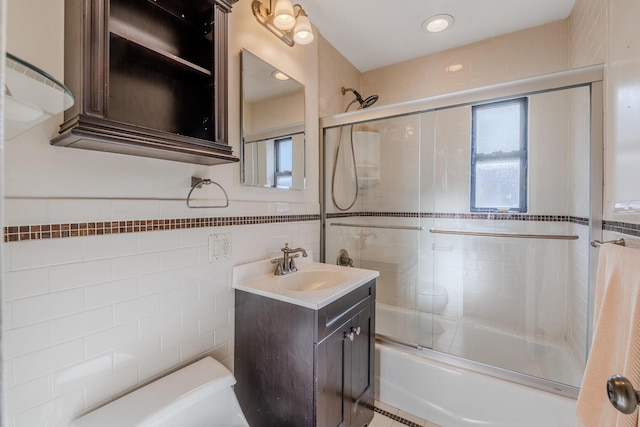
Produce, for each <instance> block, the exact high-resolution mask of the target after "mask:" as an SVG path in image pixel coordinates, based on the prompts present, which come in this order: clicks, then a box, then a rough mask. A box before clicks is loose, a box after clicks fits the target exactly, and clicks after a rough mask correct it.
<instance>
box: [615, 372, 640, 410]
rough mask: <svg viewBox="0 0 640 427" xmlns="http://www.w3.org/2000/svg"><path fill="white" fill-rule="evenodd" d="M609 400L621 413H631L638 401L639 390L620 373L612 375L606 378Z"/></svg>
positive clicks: (639, 398) (639, 399) (639, 397)
mask: <svg viewBox="0 0 640 427" xmlns="http://www.w3.org/2000/svg"><path fill="white" fill-rule="evenodd" d="M607 395H608V396H609V402H611V404H612V405H613V407H614V408H616V409H617V410H618V411H620V412H622V413H623V414H633V412H635V410H636V408H637V407H638V401H640V392H638V390H636V389H635V388H634V387H633V384H631V381H629V380H628V379H626V378H625V377H623V376H622V375H614V376H612V377H609V379H608V380H607Z"/></svg>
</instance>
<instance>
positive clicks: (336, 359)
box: [234, 273, 375, 427]
mask: <svg viewBox="0 0 640 427" xmlns="http://www.w3.org/2000/svg"><path fill="white" fill-rule="evenodd" d="M294 274H295V273H294ZM374 363H375V280H372V281H370V282H368V283H366V284H364V285H362V286H360V287H359V288H357V289H355V290H353V291H351V292H350V293H348V294H346V295H345V296H343V297H341V298H340V299H338V300H336V301H334V302H332V303H330V304H329V305H327V306H325V307H323V308H320V309H318V310H313V309H310V308H306V307H301V306H299V305H295V304H292V303H288V302H283V301H279V300H275V299H272V298H268V297H264V296H261V295H257V294H254V293H249V292H245V291H240V290H237V289H236V309H235V363H234V374H235V376H236V379H237V381H238V382H237V384H236V386H235V392H236V395H237V397H238V400H239V401H240V405H241V406H242V409H243V411H244V413H245V416H246V417H247V420H248V421H249V424H250V425H251V426H252V427H260V426H265V427H267V426H268V427H276V426H281V427H285V426H291V427H305V426H308V427H349V426H353V427H362V426H365V425H367V424H368V423H370V422H371V419H372V418H373V408H374V406H373V393H374V375H375V365H374Z"/></svg>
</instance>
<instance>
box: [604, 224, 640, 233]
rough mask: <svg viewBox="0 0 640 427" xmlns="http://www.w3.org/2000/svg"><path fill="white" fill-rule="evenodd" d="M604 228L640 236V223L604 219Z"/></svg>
mask: <svg viewBox="0 0 640 427" xmlns="http://www.w3.org/2000/svg"><path fill="white" fill-rule="evenodd" d="M602 229H603V230H607V231H613V232H616V233H622V234H627V235H629V236H634V237H640V224H634V223H630V222H620V221H603V222H602Z"/></svg>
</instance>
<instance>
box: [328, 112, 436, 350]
mask: <svg viewBox="0 0 640 427" xmlns="http://www.w3.org/2000/svg"><path fill="white" fill-rule="evenodd" d="M423 137H424V136H423V135H422V134H421V123H420V115H418V114H412V115H407V116H401V117H395V118H390V119H384V120H378V121H372V122H368V123H366V124H355V125H347V126H342V127H336V128H332V129H326V130H325V134H324V142H325V144H324V147H325V151H324V156H325V184H324V185H325V189H326V190H325V201H324V203H325V209H326V235H325V262H328V263H340V262H342V263H347V264H348V263H351V264H352V265H353V266H355V267H361V268H367V269H373V270H377V271H379V272H380V277H379V279H378V282H377V310H376V316H377V320H376V328H377V334H378V335H383V336H386V337H388V338H391V339H393V340H397V341H400V342H407V343H411V344H412V345H416V346H429V347H430V346H431V342H432V341H431V339H432V330H431V328H432V322H431V317H432V313H431V310H429V309H428V308H427V307H426V306H427V305H428V304H430V301H427V300H426V299H424V298H421V295H422V294H426V293H427V289H426V288H427V287H429V286H431V283H430V280H425V279H424V278H425V277H427V276H429V275H430V270H429V267H428V265H429V264H430V262H429V261H428V260H427V259H426V258H425V256H424V254H422V252H421V244H422V243H423V242H422V238H423V236H424V234H425V232H426V231H425V230H426V227H425V224H424V219H423V218H421V216H420V212H421V211H423V210H424V208H425V206H423V203H424V199H423V198H422V190H421V184H422V180H423V176H424V173H430V168H426V169H425V168H423V164H422V162H421V139H422V138H423Z"/></svg>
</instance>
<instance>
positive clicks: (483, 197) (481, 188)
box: [475, 160, 520, 209]
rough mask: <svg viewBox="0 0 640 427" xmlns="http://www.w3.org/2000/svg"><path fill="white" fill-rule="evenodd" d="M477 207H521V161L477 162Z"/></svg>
mask: <svg viewBox="0 0 640 427" xmlns="http://www.w3.org/2000/svg"><path fill="white" fill-rule="evenodd" d="M475 172H476V175H475V176H476V180H475V181H476V206H475V207H476V208H477V209H489V208H501V207H505V208H519V207H520V161H518V160H507V161H483V162H477V163H476V171H475Z"/></svg>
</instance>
